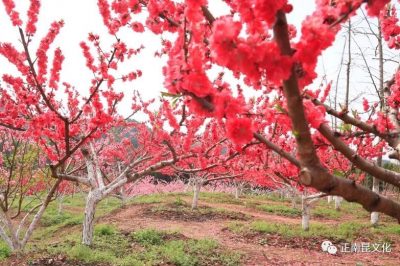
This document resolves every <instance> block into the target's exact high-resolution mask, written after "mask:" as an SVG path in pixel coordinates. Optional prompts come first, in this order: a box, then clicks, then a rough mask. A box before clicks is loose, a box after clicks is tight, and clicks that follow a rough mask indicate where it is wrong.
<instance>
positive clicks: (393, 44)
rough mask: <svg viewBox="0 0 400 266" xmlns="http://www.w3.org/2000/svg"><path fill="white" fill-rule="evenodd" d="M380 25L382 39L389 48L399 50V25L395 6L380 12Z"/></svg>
mask: <svg viewBox="0 0 400 266" xmlns="http://www.w3.org/2000/svg"><path fill="white" fill-rule="evenodd" d="M380 23H381V27H382V35H383V38H384V39H385V41H386V42H387V43H388V46H389V48H391V49H400V25H398V23H399V19H398V18H397V11H396V7H395V6H392V8H391V9H390V7H389V6H388V8H387V9H386V10H383V11H382V12H381V14H380Z"/></svg>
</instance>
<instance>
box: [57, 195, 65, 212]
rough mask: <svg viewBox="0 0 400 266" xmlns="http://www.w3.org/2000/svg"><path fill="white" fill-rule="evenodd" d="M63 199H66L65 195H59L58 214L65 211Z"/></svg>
mask: <svg viewBox="0 0 400 266" xmlns="http://www.w3.org/2000/svg"><path fill="white" fill-rule="evenodd" d="M63 201H64V195H62V196H59V197H58V211H57V213H58V215H60V214H61V213H62V211H63Z"/></svg>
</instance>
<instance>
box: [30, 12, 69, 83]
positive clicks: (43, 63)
mask: <svg viewBox="0 0 400 266" xmlns="http://www.w3.org/2000/svg"><path fill="white" fill-rule="evenodd" d="M63 26H64V22H63V21H62V20H61V21H56V22H53V23H52V24H51V27H50V29H49V32H48V33H47V35H46V36H45V37H44V38H43V39H42V40H41V41H40V45H39V48H38V50H37V51H36V56H37V58H38V60H37V61H38V63H37V64H38V82H39V83H44V82H45V81H46V77H45V76H46V73H47V61H48V57H47V52H48V50H49V49H50V45H51V44H52V43H53V42H54V40H55V38H56V37H57V35H58V34H59V33H60V29H61V28H62V27H63Z"/></svg>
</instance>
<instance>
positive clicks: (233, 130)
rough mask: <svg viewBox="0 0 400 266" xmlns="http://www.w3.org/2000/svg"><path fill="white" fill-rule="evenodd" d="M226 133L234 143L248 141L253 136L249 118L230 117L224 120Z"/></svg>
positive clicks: (239, 143)
mask: <svg viewBox="0 0 400 266" xmlns="http://www.w3.org/2000/svg"><path fill="white" fill-rule="evenodd" d="M226 134H227V136H228V138H230V139H231V140H232V141H233V142H234V143H235V144H237V145H241V144H245V143H248V142H249V141H251V139H252V138H253V126H252V122H251V120H250V119H249V118H231V119H228V120H227V121H226Z"/></svg>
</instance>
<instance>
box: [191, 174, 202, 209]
mask: <svg viewBox="0 0 400 266" xmlns="http://www.w3.org/2000/svg"><path fill="white" fill-rule="evenodd" d="M201 185H202V182H201V181H199V180H196V181H194V185H193V201H192V210H194V209H197V207H198V202H199V194H200V189H201Z"/></svg>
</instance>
